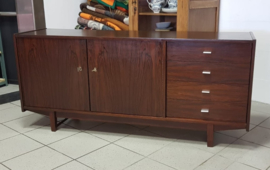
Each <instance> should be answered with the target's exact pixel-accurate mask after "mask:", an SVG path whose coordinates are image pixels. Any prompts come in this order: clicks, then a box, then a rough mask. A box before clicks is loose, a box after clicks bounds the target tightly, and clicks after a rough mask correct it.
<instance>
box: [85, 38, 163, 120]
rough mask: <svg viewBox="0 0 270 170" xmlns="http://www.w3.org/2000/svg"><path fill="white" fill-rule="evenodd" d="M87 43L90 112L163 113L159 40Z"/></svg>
mask: <svg viewBox="0 0 270 170" xmlns="http://www.w3.org/2000/svg"><path fill="white" fill-rule="evenodd" d="M87 43H88V57H89V76H90V94H91V111H99V112H112V113H123V114H131V115H148V116H158V117H164V116H165V100H164V98H165V89H164V88H163V87H164V85H163V84H165V82H164V79H163V78H162V75H164V76H165V74H163V73H162V70H163V69H162V68H163V65H164V64H165V63H163V61H164V60H163V57H165V56H164V53H163V47H162V42H161V41H154V40H148V41H134V40H122V41H117V40H109V39H108V40H95V41H91V40H88V42H87ZM95 68H96V70H97V71H96V72H93V71H92V70H93V69H95Z"/></svg>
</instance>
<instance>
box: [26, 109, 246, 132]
mask: <svg viewBox="0 0 270 170" xmlns="http://www.w3.org/2000/svg"><path fill="white" fill-rule="evenodd" d="M24 109H26V110H29V111H34V112H37V113H40V114H45V113H50V112H52V111H55V112H56V115H57V117H63V118H71V119H78V120H92V121H101V122H114V123H129V124H138V125H149V126H161V127H175V128H187V129H197V130H206V125H208V124H213V125H214V128H215V129H218V130H227V129H241V128H245V127H246V123H240V122H226V121H211V120H202V119H201V120H199V119H187V118H169V117H166V118H163V117H151V116H139V115H126V114H115V113H102V112H85V111H69V110H61V109H47V108H37V107H24ZM45 115H48V114H45Z"/></svg>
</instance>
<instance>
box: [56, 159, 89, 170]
mask: <svg viewBox="0 0 270 170" xmlns="http://www.w3.org/2000/svg"><path fill="white" fill-rule="evenodd" d="M55 170H92V169H91V168H89V167H87V166H85V165H83V164H81V163H79V162H77V161H72V162H69V163H67V164H65V165H63V166H60V167H59V168H56V169H55Z"/></svg>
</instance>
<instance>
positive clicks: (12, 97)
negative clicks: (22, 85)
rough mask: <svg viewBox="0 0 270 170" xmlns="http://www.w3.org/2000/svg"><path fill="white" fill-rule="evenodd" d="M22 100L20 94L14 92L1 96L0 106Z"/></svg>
mask: <svg viewBox="0 0 270 170" xmlns="http://www.w3.org/2000/svg"><path fill="white" fill-rule="evenodd" d="M19 99H20V92H19V91H16V92H12V93H7V94H2V95H0V104H4V103H10V102H13V101H16V100H19Z"/></svg>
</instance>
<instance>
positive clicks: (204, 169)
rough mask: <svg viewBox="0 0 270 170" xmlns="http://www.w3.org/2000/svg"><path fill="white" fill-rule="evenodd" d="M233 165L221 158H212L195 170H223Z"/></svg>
mask: <svg viewBox="0 0 270 170" xmlns="http://www.w3.org/2000/svg"><path fill="white" fill-rule="evenodd" d="M232 163H233V161H232V160H230V159H227V158H224V157H221V156H214V157H212V158H210V159H209V160H207V161H206V162H204V163H203V164H201V165H200V166H198V167H197V168H195V170H225V169H226V168H227V167H229V166H230V165H231V164H232Z"/></svg>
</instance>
